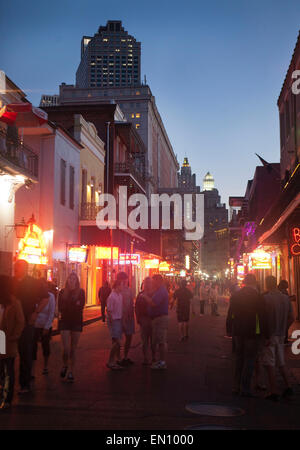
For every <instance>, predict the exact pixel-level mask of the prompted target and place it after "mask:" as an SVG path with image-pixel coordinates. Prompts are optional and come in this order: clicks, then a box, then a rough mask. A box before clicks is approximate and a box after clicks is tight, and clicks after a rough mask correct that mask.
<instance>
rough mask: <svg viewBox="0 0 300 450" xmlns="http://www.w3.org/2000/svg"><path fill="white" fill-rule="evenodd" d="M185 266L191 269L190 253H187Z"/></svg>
mask: <svg viewBox="0 0 300 450" xmlns="http://www.w3.org/2000/svg"><path fill="white" fill-rule="evenodd" d="M185 268H186V269H187V270H190V256H189V255H185Z"/></svg>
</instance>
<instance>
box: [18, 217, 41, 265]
mask: <svg viewBox="0 0 300 450" xmlns="http://www.w3.org/2000/svg"><path fill="white" fill-rule="evenodd" d="M46 253H47V250H46V245H45V241H44V236H43V233H42V230H41V229H40V228H39V227H38V226H37V225H35V224H30V225H29V226H28V229H27V232H26V234H25V237H24V238H23V239H21V240H20V242H19V254H18V259H24V260H25V261H27V262H28V263H29V264H38V265H46V264H47V263H48V258H47V256H46Z"/></svg>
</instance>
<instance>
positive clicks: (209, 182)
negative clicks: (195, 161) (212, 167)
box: [203, 172, 215, 191]
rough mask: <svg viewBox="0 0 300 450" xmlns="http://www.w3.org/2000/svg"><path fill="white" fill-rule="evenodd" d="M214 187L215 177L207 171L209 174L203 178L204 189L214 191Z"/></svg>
mask: <svg viewBox="0 0 300 450" xmlns="http://www.w3.org/2000/svg"><path fill="white" fill-rule="evenodd" d="M214 188H215V180H214V177H213V176H212V175H211V174H210V173H209V172H207V174H206V175H205V177H204V178H203V191H212V190H213V189H214Z"/></svg>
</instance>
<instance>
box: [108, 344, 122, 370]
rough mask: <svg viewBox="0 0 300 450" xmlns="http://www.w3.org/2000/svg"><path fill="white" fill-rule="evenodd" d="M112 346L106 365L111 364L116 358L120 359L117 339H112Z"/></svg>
mask: <svg viewBox="0 0 300 450" xmlns="http://www.w3.org/2000/svg"><path fill="white" fill-rule="evenodd" d="M112 342H113V344H112V347H111V350H110V354H109V359H108V365H109V366H112V365H114V364H115V363H116V361H117V360H119V359H120V348H121V346H120V341H119V339H115V338H113V339H112Z"/></svg>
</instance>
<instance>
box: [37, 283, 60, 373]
mask: <svg viewBox="0 0 300 450" xmlns="http://www.w3.org/2000/svg"><path fill="white" fill-rule="evenodd" d="M43 284H44V286H45V289H48V293H49V300H48V303H47V305H46V306H45V307H44V309H43V310H42V311H41V312H39V313H38V315H37V318H36V321H35V324H34V339H33V364H32V378H34V366H35V362H36V359H37V351H38V343H39V342H41V345H42V349H43V356H44V369H43V375H47V374H48V360H49V356H50V339H51V331H52V322H53V320H54V315H55V297H54V294H53V293H52V292H50V289H49V285H48V283H47V281H46V280H43Z"/></svg>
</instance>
